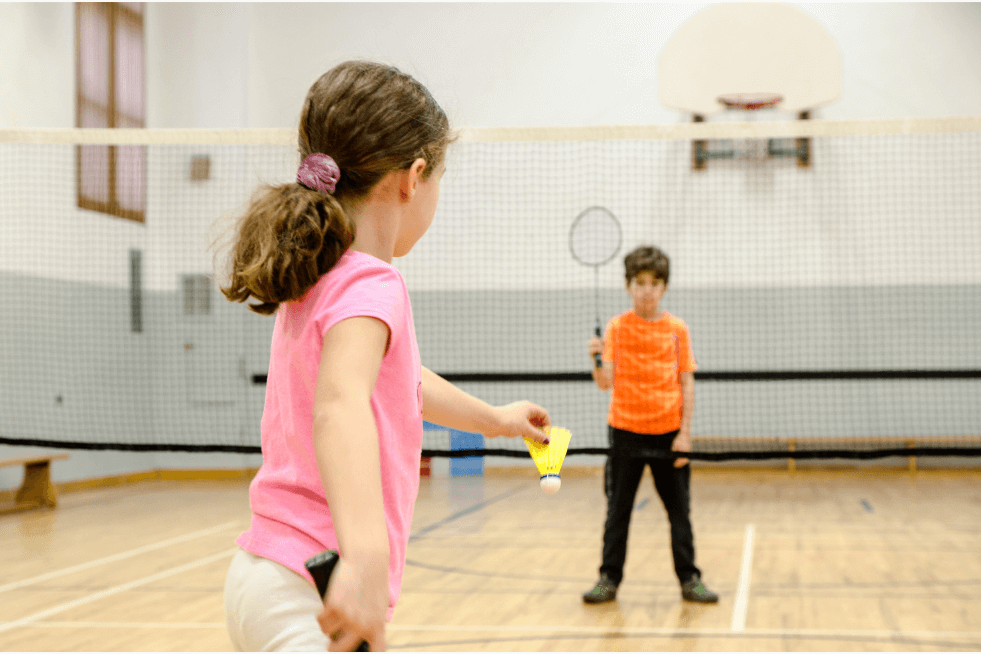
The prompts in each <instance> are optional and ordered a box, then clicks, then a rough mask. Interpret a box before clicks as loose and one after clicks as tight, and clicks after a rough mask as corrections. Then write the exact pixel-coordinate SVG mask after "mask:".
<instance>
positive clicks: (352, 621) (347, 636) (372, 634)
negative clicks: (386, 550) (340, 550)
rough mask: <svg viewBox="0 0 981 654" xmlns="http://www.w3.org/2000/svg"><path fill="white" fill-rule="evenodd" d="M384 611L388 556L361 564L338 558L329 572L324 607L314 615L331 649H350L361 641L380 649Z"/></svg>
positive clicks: (373, 649) (384, 643) (382, 638)
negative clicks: (327, 637)
mask: <svg viewBox="0 0 981 654" xmlns="http://www.w3.org/2000/svg"><path fill="white" fill-rule="evenodd" d="M387 614H388V559H387V558H385V559H384V560H382V557H375V559H374V560H368V561H366V562H364V563H358V562H353V563H352V562H351V561H350V560H348V559H341V560H340V561H339V562H338V563H337V568H336V569H335V570H334V574H333V575H331V580H330V586H329V587H328V588H327V597H326V599H325V600H324V608H323V610H322V611H321V612H320V615H318V616H317V622H319V623H320V629H321V630H322V631H323V632H324V633H325V634H327V636H329V637H330V650H329V651H331V652H351V651H354V649H355V648H356V647H357V646H358V645H359V644H360V643H361V641H362V640H364V641H367V642H368V649H369V650H371V651H372V652H381V651H384V650H385V649H387V647H388V645H387V643H386V642H385V617H386V615H387Z"/></svg>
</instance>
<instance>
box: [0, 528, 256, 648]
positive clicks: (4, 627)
mask: <svg viewBox="0 0 981 654" xmlns="http://www.w3.org/2000/svg"><path fill="white" fill-rule="evenodd" d="M237 551H238V548H237V547H233V548H232V549H230V550H226V551H224V552H221V553H220V554H213V555H212V556H206V557H204V558H203V559H198V560H197V561H192V562H191V563H187V564H184V565H181V566H177V567H176V568H171V569H170V570H164V571H163V572H158V573H157V574H155V575H150V576H149V577H143V578H142V579H137V580H135V581H130V582H127V583H125V584H120V585H118V586H113V587H112V588H107V589H106V590H103V591H99V592H98V593H93V594H91V595H86V596H85V597H81V598H79V599H77V600H72V601H71V602H65V603H64V604H59V605H58V606H53V607H51V608H50V609H45V610H44V611H38V612H37V613H34V614H32V615H29V616H27V617H26V618H21V619H20V620H14V621H13V622H4V623H3V624H0V633H2V632H4V631H9V630H10V629H14V628H16V627H23V626H24V625H28V624H30V623H32V622H36V621H38V620H41V619H42V618H46V617H48V616H50V615H55V614H56V613H61V612H62V611H68V610H69V609H74V608H75V607H78V606H83V605H85V604H90V603H92V602H95V601H98V600H100V599H104V598H106V597H111V596H112V595H118V594H119V593H123V592H125V591H127V590H131V589H133V588H136V587H137V586H143V585H144V584H149V583H153V582H154V581H157V580H159V579H165V578H166V577H171V576H173V575H176V574H180V573H181V572H186V571H188V570H193V569H194V568H199V567H201V566H202V565H207V564H209V563H214V562H215V561H220V560H221V559H224V558H228V557H230V556H232V555H233V554H235V552H237Z"/></svg>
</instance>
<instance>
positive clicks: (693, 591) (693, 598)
mask: <svg viewBox="0 0 981 654" xmlns="http://www.w3.org/2000/svg"><path fill="white" fill-rule="evenodd" d="M681 597H682V598H683V599H686V600H688V601H689V602H702V603H704V604H711V603H713V602H718V601H719V596H718V595H716V594H715V593H713V592H712V591H710V590H709V589H708V588H706V587H705V584H703V583H702V580H701V579H700V578H699V577H698V576H694V577H692V578H691V579H689V580H688V581H686V582H685V583H684V584H682V585H681Z"/></svg>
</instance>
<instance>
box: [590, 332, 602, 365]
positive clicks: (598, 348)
mask: <svg viewBox="0 0 981 654" xmlns="http://www.w3.org/2000/svg"><path fill="white" fill-rule="evenodd" d="M588 347H589V358H590V359H592V358H593V357H594V356H596V355H597V354H603V339H602V338H600V337H599V336H593V337H592V338H591V339H589V343H588Z"/></svg>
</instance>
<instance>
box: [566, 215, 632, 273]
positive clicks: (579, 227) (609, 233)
mask: <svg viewBox="0 0 981 654" xmlns="http://www.w3.org/2000/svg"><path fill="white" fill-rule="evenodd" d="M621 245H623V232H622V230H621V229H620V221H619V220H617V217H616V216H614V215H613V212H612V211H610V210H609V209H607V208H606V207H601V206H598V205H597V206H592V207H589V208H588V209H585V210H584V211H582V212H581V213H580V214H579V215H578V216H576V219H575V220H574V221H572V227H571V228H570V229H569V251H570V252H571V253H572V257H573V258H574V259H575V260H576V261H578V262H579V263H581V264H583V265H586V266H593V267H599V266H602V265H603V264H606V263H608V262H609V261H610V260H611V259H613V257H615V256H617V253H619V252H620V246H621Z"/></svg>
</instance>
